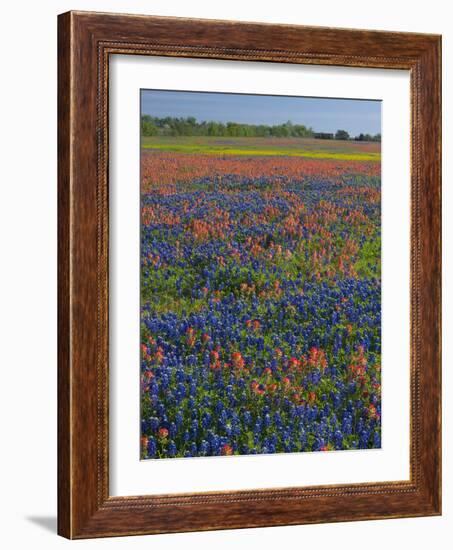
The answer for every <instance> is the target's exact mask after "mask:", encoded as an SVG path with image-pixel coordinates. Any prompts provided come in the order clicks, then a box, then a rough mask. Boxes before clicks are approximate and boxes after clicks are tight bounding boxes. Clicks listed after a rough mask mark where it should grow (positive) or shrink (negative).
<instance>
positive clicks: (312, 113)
mask: <svg viewBox="0 0 453 550" xmlns="http://www.w3.org/2000/svg"><path fill="white" fill-rule="evenodd" d="M141 101H142V105H141V106H142V114H148V115H152V116H156V117H160V118H161V117H166V116H173V117H188V116H193V117H195V118H196V119H197V120H198V121H199V122H201V121H203V120H215V121H217V122H243V123H248V124H270V125H272V124H281V123H283V122H286V121H287V120H290V121H291V122H292V123H294V124H305V125H306V126H311V127H312V128H313V129H314V130H315V131H317V132H335V131H336V130H338V129H341V130H346V131H347V132H349V133H350V134H351V135H357V134H359V133H361V132H362V133H364V134H365V133H369V134H377V133H378V132H380V131H381V102H380V101H372V100H358V99H330V98H313V97H290V96H269V95H249V94H223V93H212V92H179V91H166V90H142V91H141Z"/></svg>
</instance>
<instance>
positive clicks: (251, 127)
mask: <svg viewBox="0 0 453 550" xmlns="http://www.w3.org/2000/svg"><path fill="white" fill-rule="evenodd" d="M141 131H142V135H143V136H155V135H160V136H213V137H312V136H313V130H312V129H311V128H307V127H306V126H304V125H303V124H293V123H292V122H291V121H289V120H288V121H287V122H285V123H284V124H276V125H273V126H270V125H267V124H243V123H239V122H227V123H225V124H224V123H223V122H216V121H213V120H210V121H202V122H198V121H197V120H196V119H195V118H194V117H187V118H184V117H164V118H158V117H152V116H150V115H142V117H141Z"/></svg>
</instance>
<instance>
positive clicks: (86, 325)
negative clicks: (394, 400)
mask: <svg viewBox="0 0 453 550" xmlns="http://www.w3.org/2000/svg"><path fill="white" fill-rule="evenodd" d="M58 48H59V58H58V72H59V75H58V91H59V92H58V93H59V97H58V99H59V101H58V117H59V125H58V155H59V157H58V163H59V164H58V196H59V197H58V210H59V212H58V255H59V263H58V269H59V272H58V293H59V306H58V307H59V311H58V332H59V344H58V407H59V409H58V410H59V418H58V532H59V533H60V534H61V535H63V536H65V537H68V538H87V537H102V536H115V535H131V534H146V533H162V532H178V531H196V530H208V529H228V528H241V527H259V526H270V525H292V524H302V523H317V522H333V521H352V520H364V519H378V518H394V517H410V516H428V515H438V514H440V513H441V464H440V462H441V412H440V406H441V378H440V376H441V375H440V350H441V347H440V346H441V333H440V322H441V319H440V314H441V310H440V304H441V275H440V274H441V257H440V250H441V248H440V245H441V241H440V238H441V234H440V227H441V217H440V216H441V174H440V169H441V157H440V155H441V125H440V112H441V83H440V78H441V77H440V75H441V72H440V61H441V38H440V36H434V35H428V34H412V33H396V32H395V33H394V32H378V31H363V30H345V29H332V28H322V27H319V28H314V27H303V26H292V25H265V24H256V23H238V22H230V21H208V20H196V19H180V18H167V17H151V16H135V15H112V14H102V13H87V12H69V13H65V14H63V15H60V16H59V20H58ZM112 54H123V55H130V54H134V55H137V54H138V55H148V56H153V55H159V56H175V57H193V58H210V59H231V60H238V61H242V60H247V61H256V62H260V61H271V62H284V63H301V64H316V65H341V66H349V67H380V68H386V69H406V70H408V71H410V80H411V122H412V124H411V143H412V147H411V282H410V284H411V398H410V401H411V449H410V481H401V482H383V483H364V484H354V485H334V486H320V487H293V488H287V489H262V490H250V491H234V492H233V491H231V492H230V491H227V492H210V493H197V494H178V495H158V496H149V495H148V496H147V495H144V496H134V497H111V496H109V482H108V479H109V470H108V407H109V403H108V380H109V366H108V349H109V348H108V82H109V80H108V79H109V76H108V70H109V64H108V61H109V56H110V55H112Z"/></svg>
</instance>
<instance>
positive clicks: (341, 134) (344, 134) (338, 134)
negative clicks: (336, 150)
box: [335, 130, 349, 140]
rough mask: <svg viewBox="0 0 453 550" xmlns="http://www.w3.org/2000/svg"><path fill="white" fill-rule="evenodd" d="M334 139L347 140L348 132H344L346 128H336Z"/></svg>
mask: <svg viewBox="0 0 453 550" xmlns="http://www.w3.org/2000/svg"><path fill="white" fill-rule="evenodd" d="M335 139H343V140H347V139H349V134H348V132H346V130H337V132H336V134H335Z"/></svg>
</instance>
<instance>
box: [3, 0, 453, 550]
mask: <svg viewBox="0 0 453 550" xmlns="http://www.w3.org/2000/svg"><path fill="white" fill-rule="evenodd" d="M449 5H450V2H447V1H442V0H431V1H430V2H429V3H428V2H426V0H425V1H420V0H413V1H412V2H410V3H409V2H400V3H398V2H395V1H394V0H380V1H379V2H373V3H369V2H365V1H364V0H356V1H352V0H341V1H337V0H318V1H317V2H295V1H294V0H280V1H279V2H277V3H272V4H270V3H266V2H264V1H263V0H259V1H257V0H253V1H252V0H250V1H249V2H244V1H243V0H242V1H241V0H229V1H228V2H212V1H206V0H205V1H202V0H190V1H189V2H187V1H183V0H155V1H144V0H142V1H139V0H130V1H126V0H122V1H121V0H107V1H104V2H103V1H100V0H89V1H85V0H72V1H68V0H61V1H56V0H42V1H41V2H31V1H30V2H24V1H20V0H16V1H15V2H7V3H4V4H3V5H2V12H1V25H0V40H1V50H0V51H1V55H2V79H1V85H0V96H1V98H0V140H1V147H0V151H1V156H0V182H1V184H0V185H1V187H0V193H1V196H0V224H1V226H0V259H1V263H0V335H1V338H0V354H1V361H0V366H1V367H0V368H1V370H0V372H1V375H2V384H1V386H0V388H1V392H0V419H1V424H0V426H1V429H0V442H1V445H0V448H1V452H0V508H1V510H0V517H1V519H2V521H1V524H2V528H1V533H0V540H1V541H2V546H3V547H4V548H7V549H8V550H9V549H15V548H33V549H40V548H45V549H46V550H52V549H53V548H62V547H68V545H71V544H72V545H77V547H79V548H80V547H81V548H87V549H88V548H93V547H95V548H105V547H107V546H108V547H109V548H134V549H135V548H147V547H149V546H150V545H153V546H154V547H155V548H159V549H161V548H162V549H166V548H173V547H174V546H184V548H186V549H188V550H190V549H192V548H197V550H198V549H203V548H213V547H215V548H217V549H223V548H231V547H234V546H235V545H239V546H240V547H249V548H252V547H257V548H260V549H263V550H264V549H267V548H275V547H276V546H278V547H284V546H297V547H302V545H303V546H305V547H311V548H321V549H323V548H335V550H339V549H343V548H347V549H348V550H354V549H356V548H357V549H359V548H360V549H362V548H364V547H365V548H367V550H373V549H375V548H376V549H379V550H382V549H383V548H385V547H387V546H390V547H392V548H393V547H397V546H400V545H401V544H403V545H405V546H408V547H411V549H412V550H417V549H426V548H427V547H428V548H429V547H435V548H440V549H444V548H450V547H451V543H450V544H449V543H448V542H447V536H448V535H447V533H448V532H449V531H453V529H452V527H453V511H452V506H453V474H452V471H451V470H452V469H451V468H449V467H448V464H449V462H450V463H451V461H452V460H453V453H452V452H451V443H450V444H449V440H450V441H451V423H452V416H453V399H452V398H451V397H450V400H448V398H447V395H448V393H449V391H451V390H452V389H453V386H452V384H453V376H452V374H451V372H450V369H449V363H451V361H452V360H453V351H452V345H451V338H450V339H449V338H448V337H447V336H448V327H452V326H453V320H452V314H453V307H452V306H453V304H452V297H451V289H452V283H451V282H450V284H448V281H447V276H445V275H444V313H443V319H444V346H443V348H444V349H443V353H444V379H443V384H444V459H443V460H444V515H443V516H442V517H437V518H419V519H404V520H387V521H373V522H359V523H343V524H330V525H311V526H297V527H277V528H266V529H247V530H241V531H239V530H237V531H221V532H208V533H191V534H178V535H159V536H154V537H152V538H151V537H130V538H122V539H102V540H94V541H79V542H69V541H66V540H64V539H62V538H60V537H58V536H57V535H56V448H57V447H56V413H57V407H56V342H57V334H56V327H57V321H56V319H57V316H56V303H57V302H56V281H57V277H56V274H57V259H56V247H57V244H56V243H57V234H56V221H57V211H56V204H57V200H56V199H57V194H56V164H57V153H56V128H57V112H56V98H57V83H56V78H57V71H56V68H57V18H56V16H57V14H58V13H60V12H63V11H67V10H70V9H81V10H92V11H110V12H127V13H143V14H150V15H151V14H152V15H177V16H183V17H184V16H186V17H204V18H211V19H232V20H244V21H262V22H275V23H295V24H304V25H323V26H332V27H351V28H369V29H383V30H396V31H417V32H432V33H441V34H443V68H444V75H443V79H444V80H443V98H444V99H443V109H444V122H443V143H444V178H443V179H444V190H443V202H444V237H443V242H444V247H443V248H444V261H443V263H444V272H445V273H450V280H452V276H451V273H452V269H451V268H452V265H451V264H452V261H453V254H452V248H453V246H452V245H453V243H452V242H451V236H452V222H451V219H452V216H451V215H449V209H451V208H453V191H452V187H451V180H452V178H453V163H452V161H451V157H449V155H448V154H447V153H448V151H450V150H451V148H452V141H453V139H452V137H453V118H452V112H451V96H452V95H453V83H452V78H453V76H452V71H453V63H452V59H453V26H452V24H451V14H450V13H449ZM449 20H450V23H449V22H448V21H449ZM450 330H451V328H450Z"/></svg>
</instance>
